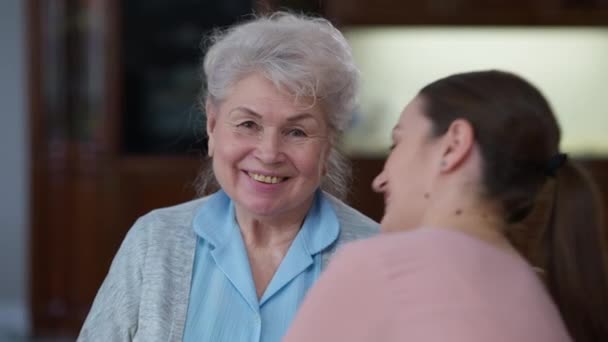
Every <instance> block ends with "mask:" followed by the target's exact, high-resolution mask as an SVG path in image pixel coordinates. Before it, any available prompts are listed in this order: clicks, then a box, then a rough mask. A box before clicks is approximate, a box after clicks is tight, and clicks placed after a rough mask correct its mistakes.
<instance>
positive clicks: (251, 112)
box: [229, 107, 317, 122]
mask: <svg viewBox="0 0 608 342" xmlns="http://www.w3.org/2000/svg"><path fill="white" fill-rule="evenodd" d="M235 111H243V112H246V113H247V114H248V115H251V116H254V117H256V118H257V119H262V115H260V114H258V113H256V112H255V111H254V110H251V109H249V108H247V107H236V108H234V109H233V110H231V111H230V112H229V114H232V113H233V112H235ZM304 119H313V120H315V121H317V118H315V116H314V115H312V114H310V113H299V114H296V115H294V116H291V117H288V118H287V121H289V122H294V121H300V120H304Z"/></svg>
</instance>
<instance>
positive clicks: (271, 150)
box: [256, 131, 285, 164]
mask: <svg viewBox="0 0 608 342" xmlns="http://www.w3.org/2000/svg"><path fill="white" fill-rule="evenodd" d="M256 157H257V158H258V159H259V160H260V161H261V162H263V163H264V164H276V163H279V162H281V161H283V160H284V158H285V155H284V153H283V148H282V143H281V136H280V134H278V132H272V131H271V132H265V134H263V135H262V136H261V137H260V141H259V143H258V145H257V148H256Z"/></svg>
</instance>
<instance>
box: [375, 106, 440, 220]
mask: <svg viewBox="0 0 608 342" xmlns="http://www.w3.org/2000/svg"><path fill="white" fill-rule="evenodd" d="M431 128H432V125H431V121H430V120H429V119H428V118H427V117H426V116H424V114H423V100H422V98H420V97H416V98H414V100H412V102H410V103H409V104H408V105H407V106H406V107H405V109H404V110H403V112H402V113H401V117H400V118H399V122H398V123H397V125H396V126H395V127H394V129H393V133H392V141H393V145H392V147H391V153H390V155H389V156H388V159H387V160H386V163H385V164H384V169H383V170H382V172H381V173H380V174H379V175H378V176H377V177H376V179H374V182H373V184H372V186H373V188H374V190H375V191H377V192H381V193H383V194H384V202H385V210H384V217H383V218H382V222H381V226H382V230H383V231H398V230H407V229H412V228H416V227H417V226H418V225H419V224H420V221H421V219H422V216H423V215H424V211H425V208H426V204H427V202H428V200H429V197H430V196H431V194H430V189H431V186H432V180H433V178H434V175H435V174H436V172H437V166H438V163H439V162H440V155H439V158H437V155H438V149H437V144H436V141H435V139H433V138H432V137H431Z"/></svg>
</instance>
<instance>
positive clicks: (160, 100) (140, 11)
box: [28, 0, 255, 337]
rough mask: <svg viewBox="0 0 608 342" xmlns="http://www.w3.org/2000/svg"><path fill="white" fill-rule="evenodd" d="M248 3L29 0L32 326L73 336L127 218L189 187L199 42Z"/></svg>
mask: <svg viewBox="0 0 608 342" xmlns="http://www.w3.org/2000/svg"><path fill="white" fill-rule="evenodd" d="M254 4H255V3H254V2H253V1H251V0H242V1H229V2H228V1H227V2H223V1H190V0H176V1H165V2H163V1H160V2H159V1H148V0H129V1H118V0H92V1H91V0H30V1H29V2H28V11H29V15H28V20H29V37H28V38H29V67H30V72H29V75H30V79H29V87H30V88H29V93H30V99H31V103H30V108H31V120H30V122H31V128H30V137H31V146H32V149H31V155H32V163H31V165H32V174H31V184H32V186H31V191H32V203H31V204H32V206H31V226H32V231H31V242H30V250H31V259H30V260H31V261H30V262H31V278H30V281H31V287H30V291H31V292H30V293H31V317H32V325H33V330H34V333H35V334H36V335H44V336H49V335H55V336H57V335H62V336H68V337H74V336H75V335H76V334H77V333H78V331H79V329H80V326H81V325H82V322H83V320H84V318H85V316H86V314H87V313H88V311H89V308H90V305H91V303H92V300H93V298H94V296H95V294H96V292H97V289H98V288H99V285H100V284H101V282H102V280H103V278H104V277H105V275H106V273H107V271H108V267H109V265H110V262H111V260H112V258H113V256H114V254H115V253H116V250H117V249H118V246H119V245H120V243H121V241H122V239H123V237H124V235H125V234H126V232H127V230H128V229H129V227H130V226H131V224H132V223H133V221H134V220H135V219H136V218H137V217H138V216H140V215H143V214H144V213H146V212H148V211H150V210H152V209H154V208H159V207H164V206H169V205H173V204H177V203H180V202H184V201H187V200H190V199H193V198H194V197H196V190H195V187H194V180H195V179H196V175H197V172H198V170H199V169H200V167H201V163H202V162H203V158H202V156H203V155H204V151H203V150H202V148H203V146H204V136H202V132H200V133H201V134H199V133H198V132H196V133H195V131H196V129H197V125H199V126H198V127H201V129H202V128H203V127H204V124H200V123H197V122H196V120H195V119H194V118H193V119H192V120H191V121H189V120H190V117H196V116H198V117H199V119H197V120H198V121H199V122H200V120H201V119H200V117H201V116H202V114H201V113H200V112H199V111H198V109H197V104H196V102H197V94H196V92H197V91H198V89H199V84H200V75H199V66H198V64H199V63H200V58H201V54H202V50H201V48H200V46H201V41H202V39H203V35H204V34H205V32H207V31H208V30H210V29H211V28H213V27H217V26H226V25H229V24H231V23H233V22H235V21H237V20H240V19H241V18H243V17H244V15H245V14H247V13H251V12H252V8H253V7H254ZM180 125H181V126H180Z"/></svg>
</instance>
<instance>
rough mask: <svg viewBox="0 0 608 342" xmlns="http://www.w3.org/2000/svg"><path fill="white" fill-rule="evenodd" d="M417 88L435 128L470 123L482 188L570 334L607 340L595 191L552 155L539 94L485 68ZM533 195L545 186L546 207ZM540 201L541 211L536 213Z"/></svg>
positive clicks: (601, 225)
mask: <svg viewBox="0 0 608 342" xmlns="http://www.w3.org/2000/svg"><path fill="white" fill-rule="evenodd" d="M420 96H421V97H422V98H423V99H424V101H425V106H426V108H425V114H426V115H427V116H428V117H429V119H430V120H431V121H432V123H433V134H434V135H436V136H439V135H442V134H444V133H445V132H446V131H447V129H448V127H449V126H450V124H451V123H452V122H453V121H454V120H455V119H465V120H467V121H469V122H470V123H471V125H472V126H473V129H474V134H475V140H476V142H477V144H478V146H479V148H480V151H481V155H482V158H483V172H482V174H483V185H484V190H485V192H484V196H486V197H487V198H489V199H492V200H495V201H497V203H499V204H500V205H501V207H502V209H503V212H504V215H505V216H504V219H505V221H507V222H508V223H510V224H511V227H513V228H512V230H511V229H510V231H508V232H507V236H508V237H509V238H510V239H511V241H512V242H513V244H514V245H515V246H516V247H517V248H518V249H519V251H520V252H521V253H522V254H523V255H524V256H525V257H526V258H528V260H529V261H530V262H531V263H532V264H533V265H534V266H536V267H539V268H542V269H543V270H544V272H545V274H544V279H545V280H546V284H547V288H548V290H549V292H550V293H551V295H552V296H553V299H554V301H555V302H556V304H557V306H558V308H559V310H560V312H561V314H562V317H563V319H564V321H565V323H566V325H567V327H568V330H569V332H570V334H571V335H572V336H573V338H574V339H575V340H576V341H577V342H587V341H589V342H591V341H608V256H607V253H608V252H607V247H606V242H607V241H608V238H607V236H606V226H605V222H604V221H603V220H604V218H603V215H602V211H601V209H602V206H601V203H600V194H599V193H598V191H597V186H595V185H594V184H593V183H592V179H591V177H590V176H589V175H588V174H587V173H586V172H585V171H584V170H583V169H582V167H581V166H579V165H577V164H576V163H575V162H573V161H566V160H565V159H564V158H560V157H562V155H560V154H559V140H560V129H559V126H558V123H557V120H556V118H555V116H554V115H553V112H552V110H551V107H550V105H549V103H548V102H547V100H546V99H545V98H544V96H543V95H542V94H541V92H540V91H539V90H538V89H537V88H535V87H534V86H533V85H531V84H530V83H528V82H527V81H526V80H524V79H522V78H521V77H519V76H516V75H514V74H511V73H506V72H502V71H495V70H491V71H478V72H470V73H463V74H456V75H452V76H449V77H446V78H443V79H440V80H438V81H435V82H433V83H431V84H429V85H427V86H426V87H424V88H423V89H422V90H421V91H420ZM556 161H557V163H556ZM552 162H553V163H552ZM562 164H563V165H562ZM548 179H552V181H547V180H548ZM543 190H545V191H543ZM541 193H545V194H548V202H547V203H548V205H546V206H544V207H543V206H542V205H540V204H542V203H541V202H542V201H543V198H546V197H547V196H545V197H543V196H541ZM542 208H545V209H546V208H548V211H547V210H546V211H544V213H542V211H541V214H538V212H539V211H540V209H542ZM533 211H534V212H535V214H534V215H530V213H531V212H533ZM530 216H534V217H535V218H537V219H538V217H542V218H544V220H543V221H542V223H540V224H539V222H537V221H533V220H531V219H530ZM522 222H523V223H522ZM531 222H534V223H535V224H531ZM522 227H524V228H523V229H522Z"/></svg>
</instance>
